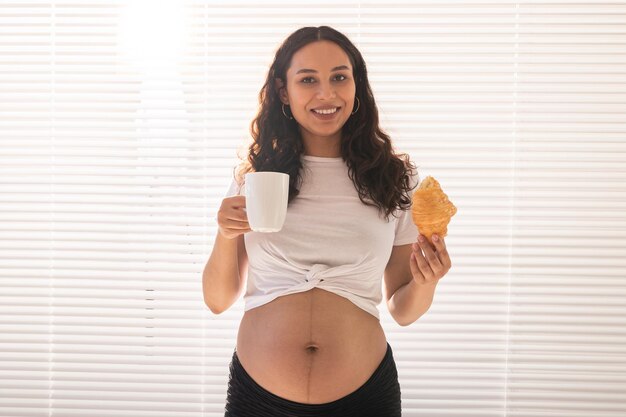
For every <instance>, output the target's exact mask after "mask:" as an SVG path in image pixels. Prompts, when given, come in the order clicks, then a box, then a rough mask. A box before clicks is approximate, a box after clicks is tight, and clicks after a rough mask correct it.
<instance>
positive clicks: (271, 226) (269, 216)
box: [245, 171, 289, 232]
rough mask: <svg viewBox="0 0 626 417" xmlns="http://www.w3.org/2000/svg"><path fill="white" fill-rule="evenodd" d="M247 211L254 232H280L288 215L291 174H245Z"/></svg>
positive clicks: (266, 172) (265, 172) (264, 172)
mask: <svg viewBox="0 0 626 417" xmlns="http://www.w3.org/2000/svg"><path fill="white" fill-rule="evenodd" d="M245 196H246V213H247V215H248V223H249V224H250V228H251V229H252V230H253V231H254V232H278V231H279V230H280V229H282V227H283V224H284V223H285V217H286V216H287V201H288V198H289V174H285V173H283V172H268V171H263V172H250V173H248V174H246V175H245Z"/></svg>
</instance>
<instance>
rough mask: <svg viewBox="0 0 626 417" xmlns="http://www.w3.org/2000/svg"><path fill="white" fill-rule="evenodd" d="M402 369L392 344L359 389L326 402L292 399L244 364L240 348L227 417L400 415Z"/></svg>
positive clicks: (232, 371) (233, 366) (234, 363)
mask: <svg viewBox="0 0 626 417" xmlns="http://www.w3.org/2000/svg"><path fill="white" fill-rule="evenodd" d="M401 415H402V407H401V399H400V384H399V382H398V371H397V369H396V363H395V361H394V359H393V352H392V350H391V346H390V345H389V343H387V353H386V354H385V357H384V358H383V360H382V362H381V363H380V365H378V368H377V369H376V370H375V371H374V373H373V374H372V376H371V377H370V378H369V379H368V380H367V381H366V382H365V383H364V384H363V385H361V387H360V388H358V389H357V390H356V391H354V392H352V393H350V394H348V395H346V396H345V397H342V398H339V399H338V400H335V401H332V402H329V403H324V404H304V403H298V402H295V401H290V400H287V399H285V398H282V397H279V396H277V395H275V394H272V393H271V392H269V391H267V390H266V389H264V388H263V387H261V386H260V385H259V384H257V383H256V381H255V380H254V379H252V377H250V375H249V374H248V373H247V372H246V370H245V369H244V368H243V367H242V366H241V363H240V362H239V358H238V357H237V350H236V349H235V352H234V353H233V358H232V362H231V363H230V376H229V381H228V392H227V395H226V414H224V417H335V416H337V417H339V416H341V417H352V416H354V417H357V416H358V417H370V416H371V417H399V416H401Z"/></svg>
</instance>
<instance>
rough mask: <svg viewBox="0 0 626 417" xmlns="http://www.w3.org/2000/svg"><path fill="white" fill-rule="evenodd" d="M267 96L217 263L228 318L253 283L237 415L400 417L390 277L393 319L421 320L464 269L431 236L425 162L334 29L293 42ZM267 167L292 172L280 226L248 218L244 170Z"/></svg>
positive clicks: (235, 387) (233, 397) (215, 278)
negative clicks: (385, 114)
mask: <svg viewBox="0 0 626 417" xmlns="http://www.w3.org/2000/svg"><path fill="white" fill-rule="evenodd" d="M259 102H260V103H259V111H258V115H257V116H256V118H255V119H254V121H253V122H252V125H251V134H252V137H253V141H252V143H251V144H250V146H249V148H248V150H247V151H248V152H247V156H246V158H245V159H243V160H242V163H241V164H240V165H239V167H238V169H236V170H235V172H234V175H233V178H232V182H231V185H230V189H229V190H228V191H227V193H226V196H225V198H224V199H223V200H222V204H221V207H220V209H219V211H218V216H217V221H218V226H219V227H218V234H217V236H216V240H215V245H214V247H213V252H212V253H211V256H210V259H209V261H208V262H207V264H206V267H205V269H204V273H203V294H204V301H205V303H206V305H207V306H208V307H209V308H210V310H211V311H212V312H213V313H215V314H220V313H222V312H224V311H225V310H227V309H228V308H229V307H230V306H232V305H233V303H234V302H235V301H236V300H237V299H238V298H239V297H240V296H241V294H242V293H244V290H245V294H244V300H245V312H244V315H243V318H242V320H241V324H240V327H239V333H238V336H237V346H236V348H235V351H234V353H233V357H232V362H231V364H230V377H229V383H228V391H227V400H226V414H225V416H226V417H243V416H257V417H264V416H267V417H269V416H272V417H287V416H289V417H292V416H297V417H305V416H319V417H322V416H329V417H330V416H342V417H347V416H360V417H363V416H377V417H380V416H385V417H395V416H400V415H401V400H400V385H399V383H398V373H397V369H396V365H395V361H394V358H393V352H392V349H391V346H390V345H389V343H388V342H387V339H386V337H385V333H384V331H383V328H382V327H381V324H380V317H379V312H378V308H377V305H378V304H379V303H380V302H381V301H382V297H383V294H382V289H383V288H382V287H383V285H382V282H381V281H382V280H383V278H384V295H385V299H386V305H387V308H388V309H389V311H390V313H391V315H392V317H393V318H394V319H395V320H396V321H397V323H398V324H399V325H401V326H407V325H409V324H411V323H413V322H415V321H416V320H417V319H418V318H419V317H420V316H421V315H422V314H424V313H425V312H426V311H427V310H428V308H429V307H430V305H431V303H432V300H433V295H434V292H435V287H436V285H437V282H438V280H439V279H440V278H441V277H443V276H444V275H445V274H446V273H447V272H448V270H449V269H450V266H451V262H450V258H449V256H448V253H447V250H446V246H445V242H444V241H443V238H441V237H440V238H439V239H437V236H436V235H433V238H432V243H431V242H429V241H427V240H426V241H424V242H420V241H419V239H418V236H419V231H418V229H417V227H416V226H415V224H413V222H412V219H411V211H410V210H411V190H413V189H414V188H415V187H416V186H417V185H418V183H419V177H418V174H417V170H416V169H415V167H414V165H413V164H412V163H411V162H410V160H409V157H408V155H406V154H396V153H395V152H394V150H393V147H392V144H391V140H390V138H389V136H388V135H387V134H385V133H384V132H383V131H382V130H381V128H380V127H379V125H378V110H377V107H376V103H375V101H374V97H373V94H372V90H371V87H370V85H369V81H368V78H367V70H366V66H365V62H364V60H363V57H362V56H361V53H360V52H359V51H358V50H357V48H356V47H355V46H354V45H353V44H352V42H351V41H350V40H349V39H348V38H347V37H346V36H345V35H343V34H342V33H340V32H338V31H336V30H334V29H332V28H330V27H328V26H320V27H304V28H301V29H299V30H297V31H295V32H294V33H293V34H291V35H290V36H289V37H288V38H287V39H286V40H285V41H284V42H283V43H282V45H281V46H280V47H279V48H278V50H277V51H276V55H275V58H274V61H273V63H272V65H271V67H270V68H269V71H268V74H267V79H266V82H265V84H264V85H263V87H262V89H261V92H260V95H259ZM401 156H404V158H401ZM262 171H276V172H284V173H287V174H289V176H290V183H289V203H288V208H287V216H286V220H285V223H284V225H283V228H282V229H281V230H280V231H279V232H274V233H259V232H254V231H252V230H251V229H250V226H249V224H248V222H247V216H246V211H245V207H246V201H245V197H244V195H245V192H244V189H245V184H244V182H243V178H244V177H243V176H244V174H245V173H247V172H262Z"/></svg>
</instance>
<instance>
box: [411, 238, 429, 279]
mask: <svg viewBox="0 0 626 417" xmlns="http://www.w3.org/2000/svg"><path fill="white" fill-rule="evenodd" d="M413 253H414V254H415V261H416V262H417V266H418V267H419V269H420V271H421V273H422V275H423V276H424V278H426V279H428V278H431V277H433V276H434V274H433V271H432V269H431V268H430V264H429V263H428V260H427V259H426V258H425V257H424V255H423V254H422V250H421V249H420V246H419V245H418V244H415V243H414V244H413Z"/></svg>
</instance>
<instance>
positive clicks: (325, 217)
mask: <svg viewBox="0 0 626 417" xmlns="http://www.w3.org/2000/svg"><path fill="white" fill-rule="evenodd" d="M301 158H302V163H303V171H302V175H303V179H302V184H301V186H300V194H299V195H298V196H297V197H296V198H295V199H294V200H293V201H292V202H290V203H289V205H288V207H287V216H286V219H285V224H284V225H283V228H282V229H281V230H280V231H279V232H273V233H259V232H254V231H251V232H248V233H246V234H245V235H244V241H245V247H246V251H247V253H248V261H249V263H248V280H247V287H246V293H245V295H244V301H245V308H244V309H245V311H248V310H250V309H252V308H255V307H259V306H261V305H263V304H266V303H269V302H270V301H272V300H274V299H275V298H277V297H281V296H284V295H288V294H293V293H298V292H302V291H308V290H310V289H311V288H313V287H318V288H321V289H323V290H326V291H330V292H333V293H335V294H337V295H340V296H342V297H345V298H347V299H348V300H350V301H351V302H353V303H354V304H355V305H357V306H358V307H360V308H362V309H363V310H365V311H367V312H368V313H370V314H372V315H373V316H374V317H376V318H377V319H379V320H380V315H379V311H378V308H377V305H378V304H380V302H381V301H382V279H383V274H384V270H385V266H386V265H387V262H388V261H389V258H390V256H391V250H392V247H393V246H395V245H405V244H409V243H413V242H415V241H416V240H417V236H418V235H419V231H418V229H417V227H416V226H415V224H414V223H413V220H412V217H411V211H410V208H409V209H408V210H405V211H402V212H401V214H400V216H399V217H398V218H396V217H394V216H390V217H389V221H387V220H385V219H384V218H381V217H379V214H378V209H377V208H376V207H373V206H366V205H365V204H363V203H362V202H361V200H360V199H359V196H358V193H357V191H356V188H355V186H354V184H353V182H352V180H351V179H350V178H349V177H348V166H347V165H346V163H345V162H344V161H343V159H342V158H341V157H337V158H324V157H318V156H311V155H302V156H301ZM418 182H419V176H418V174H417V173H416V174H415V175H414V177H413V178H411V186H412V187H413V186H415V185H416V184H417V183H418ZM237 194H238V195H245V184H244V185H243V186H242V187H241V189H240V188H239V186H238V184H237V182H236V181H235V179H234V178H233V180H232V182H231V184H230V187H229V189H228V191H227V193H226V195H225V196H226V197H230V196H233V195H237ZM397 213H398V211H396V214H397ZM406 261H407V262H409V259H407V260H406Z"/></svg>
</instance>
